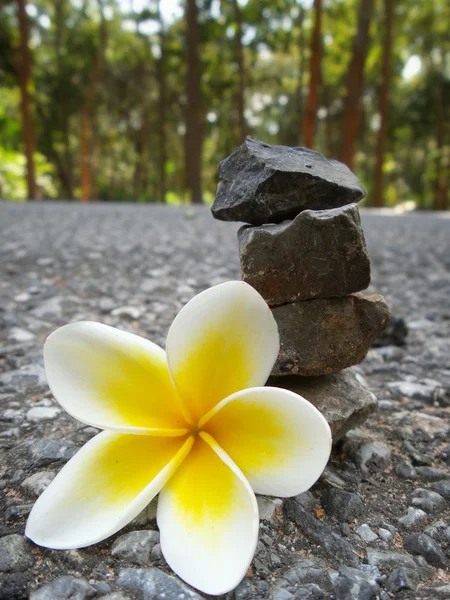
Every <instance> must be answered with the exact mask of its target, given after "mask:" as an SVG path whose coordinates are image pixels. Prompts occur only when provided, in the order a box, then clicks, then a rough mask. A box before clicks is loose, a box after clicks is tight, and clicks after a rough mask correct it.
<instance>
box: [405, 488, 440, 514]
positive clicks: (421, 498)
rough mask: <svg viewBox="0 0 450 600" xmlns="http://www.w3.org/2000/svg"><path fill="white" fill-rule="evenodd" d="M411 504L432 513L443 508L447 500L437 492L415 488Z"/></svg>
mask: <svg viewBox="0 0 450 600" xmlns="http://www.w3.org/2000/svg"><path fill="white" fill-rule="evenodd" d="M411 504H412V505H413V506H417V507H418V508H421V509H422V510H424V511H425V512H426V513H434V512H437V511H438V510H443V509H444V508H445V507H446V505H447V502H446V501H445V499H444V498H443V497H442V496H441V495H440V494H438V493H437V492H433V491H432V490H427V489H425V488H416V489H415V490H414V492H413V494H412V500H411Z"/></svg>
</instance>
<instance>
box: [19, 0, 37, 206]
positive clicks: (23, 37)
mask: <svg viewBox="0 0 450 600" xmlns="http://www.w3.org/2000/svg"><path fill="white" fill-rule="evenodd" d="M25 4H26V0H17V16H18V20H19V30H20V57H19V61H18V65H17V74H18V79H19V86H20V110H21V113H22V137H23V145H24V149H25V157H26V161H27V188H28V199H29V200H36V198H37V186H36V177H35V171H34V149H35V142H34V127H33V120H32V117H31V98H30V85H31V54H30V47H29V43H28V17H27V13H26V6H25Z"/></svg>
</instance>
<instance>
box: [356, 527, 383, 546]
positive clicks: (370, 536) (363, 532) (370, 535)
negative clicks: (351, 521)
mask: <svg viewBox="0 0 450 600" xmlns="http://www.w3.org/2000/svg"><path fill="white" fill-rule="evenodd" d="M356 533H357V534H358V535H359V537H360V538H361V539H362V540H363V541H364V542H367V543H368V544H370V542H374V541H375V540H377V539H378V536H377V534H376V533H375V532H374V531H372V529H371V528H370V527H369V525H367V523H363V524H362V525H360V526H359V527H358V529H357V530H356Z"/></svg>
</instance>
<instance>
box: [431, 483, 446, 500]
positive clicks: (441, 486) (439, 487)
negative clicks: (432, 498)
mask: <svg viewBox="0 0 450 600" xmlns="http://www.w3.org/2000/svg"><path fill="white" fill-rule="evenodd" d="M433 487H434V491H435V492H437V493H438V494H439V495H440V496H442V497H443V498H445V499H446V500H450V481H448V480H446V481H438V482H437V483H436V484H435V485H434V486H433Z"/></svg>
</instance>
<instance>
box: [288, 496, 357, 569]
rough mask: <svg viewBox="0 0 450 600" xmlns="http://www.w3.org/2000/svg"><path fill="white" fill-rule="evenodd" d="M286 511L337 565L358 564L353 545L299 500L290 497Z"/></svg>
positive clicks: (331, 561)
mask: <svg viewBox="0 0 450 600" xmlns="http://www.w3.org/2000/svg"><path fill="white" fill-rule="evenodd" d="M284 506H285V513H286V516H287V517H288V518H290V519H291V520H292V521H294V523H295V524H296V525H297V527H298V528H299V530H300V531H301V532H302V533H303V534H304V535H305V536H307V537H309V538H310V539H312V540H313V541H315V542H316V543H317V544H319V545H320V546H321V547H322V550H323V552H324V553H325V554H326V555H327V556H328V558H329V559H330V563H332V564H333V563H334V564H335V565H337V566H355V567H356V566H357V565H358V559H357V556H356V554H355V550H354V548H353V546H352V545H351V544H350V543H349V542H347V541H346V540H344V538H342V537H341V536H339V535H337V534H336V533H334V531H333V530H332V529H331V528H330V527H329V526H328V525H327V524H326V523H322V522H321V521H319V520H318V519H316V518H315V517H314V516H313V515H311V514H309V513H308V512H306V511H305V510H304V508H303V507H302V506H300V504H298V502H296V501H295V500H293V499H291V498H289V499H287V500H286V502H285V505H284Z"/></svg>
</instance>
